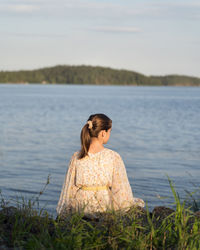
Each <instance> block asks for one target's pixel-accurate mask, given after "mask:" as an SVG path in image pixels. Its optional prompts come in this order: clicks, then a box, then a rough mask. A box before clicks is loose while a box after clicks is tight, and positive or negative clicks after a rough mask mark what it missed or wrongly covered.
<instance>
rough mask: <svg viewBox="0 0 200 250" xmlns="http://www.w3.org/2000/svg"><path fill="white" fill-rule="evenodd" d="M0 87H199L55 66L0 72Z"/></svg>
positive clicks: (192, 81)
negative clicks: (81, 85) (25, 85)
mask: <svg viewBox="0 0 200 250" xmlns="http://www.w3.org/2000/svg"><path fill="white" fill-rule="evenodd" d="M0 83H43V84H45V83H50V84H53V83H55V84H56V83H59V84H95V85H139V86H140V85H147V86H200V78H197V77H189V76H182V75H167V76H145V75H143V74H140V73H137V72H134V71H129V70H116V69H112V68H106V67H99V66H98V67H93V66H85V65H81V66H70V65H58V66H55V67H48V68H42V69H36V70H20V71H0Z"/></svg>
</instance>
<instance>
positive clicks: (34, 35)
mask: <svg viewBox="0 0 200 250" xmlns="http://www.w3.org/2000/svg"><path fill="white" fill-rule="evenodd" d="M2 35H3V36H11V37H13V36H14V37H18V38H20V37H26V38H65V37H69V35H68V34H56V33H55V34H53V33H51V34H50V33H16V32H13V33H11V32H10V33H9V32H3V33H2Z"/></svg>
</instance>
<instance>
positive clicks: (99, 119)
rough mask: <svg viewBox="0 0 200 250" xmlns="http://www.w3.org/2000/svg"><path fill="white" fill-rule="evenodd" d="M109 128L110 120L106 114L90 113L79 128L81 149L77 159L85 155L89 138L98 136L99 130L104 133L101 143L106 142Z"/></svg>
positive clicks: (89, 141)
mask: <svg viewBox="0 0 200 250" xmlns="http://www.w3.org/2000/svg"><path fill="white" fill-rule="evenodd" d="M111 128H112V120H111V119H110V118H109V117H108V116H106V115H104V114H94V115H91V116H90V117H89V118H88V120H87V123H86V124H85V125H84V126H83V128H82V130H81V150H80V154H79V159H81V158H83V157H85V156H86V155H87V154H88V150H89V147H90V144H91V138H92V137H96V138H98V136H99V133H100V132H101V133H102V134H105V138H104V141H103V143H104V144H105V143H107V141H108V139H109V135H110V129H111Z"/></svg>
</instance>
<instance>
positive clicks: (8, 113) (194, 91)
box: [0, 84, 200, 214]
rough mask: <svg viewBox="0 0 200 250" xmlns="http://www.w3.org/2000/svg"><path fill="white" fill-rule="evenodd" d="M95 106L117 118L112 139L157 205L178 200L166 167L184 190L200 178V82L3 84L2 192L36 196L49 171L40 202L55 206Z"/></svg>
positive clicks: (135, 181) (135, 186)
mask: <svg viewBox="0 0 200 250" xmlns="http://www.w3.org/2000/svg"><path fill="white" fill-rule="evenodd" d="M91 113H105V114H107V115H108V116H110V117H111V119H112V120H113V128H112V133H111V137H110V140H109V143H108V144H107V145H106V147H108V148H111V149H113V150H116V151H117V152H119V153H120V155H121V156H122V158H123V160H124V163H125V166H126V169H127V173H128V178H129V181H130V184H131V186H132V190H133V193H134V194H135V196H136V197H141V198H143V199H144V200H145V201H148V204H149V207H150V208H152V207H154V206H156V205H169V204H170V203H172V202H173V198H172V194H171V191H170V187H169V183H168V180H167V176H166V174H168V175H169V177H170V178H171V179H172V180H173V181H174V183H175V186H176V190H177V191H178V192H179V194H180V196H181V197H183V198H184V197H185V196H186V190H188V191H193V190H195V185H196V186H198V187H199V186H200V185H199V179H200V88H195V87H130V86H87V85H85V86H81V85H77V86H73V85H65V86H64V85H39V84H36V85H13V84H10V85H5V84H1V85H0V129H1V134H0V173H1V174H0V189H1V190H2V193H3V195H4V196H5V197H6V198H15V197H16V196H25V197H26V198H30V197H32V196H34V195H36V194H37V193H38V192H39V191H40V190H41V189H42V188H43V187H44V185H45V183H46V180H47V176H48V175H49V174H50V176H51V177H50V184H49V185H48V186H47V189H46V191H45V193H44V194H43V195H42V196H41V198H40V205H41V206H45V207H46V209H47V210H48V211H50V212H52V213H54V214H55V208H56V204H57V201H58V198H59V195H60V190H61V187H62V183H63V180H64V175H65V172H66V170H67V166H68V161H69V159H70V157H71V155H72V154H73V152H74V151H77V150H79V135H80V130H81V128H82V126H83V125H84V124H85V122H86V120H87V118H88V117H89V115H90V114H91ZM160 197H162V198H164V199H161V198H160Z"/></svg>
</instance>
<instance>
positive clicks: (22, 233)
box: [0, 179, 200, 250]
mask: <svg viewBox="0 0 200 250" xmlns="http://www.w3.org/2000/svg"><path fill="white" fill-rule="evenodd" d="M168 180H169V185H170V187H171V190H172V193H173V196H174V202H175V205H176V209H175V210H172V209H169V208H164V207H158V208H157V209H154V210H153V211H152V212H150V211H149V209H148V204H146V205H147V206H146V209H145V210H144V209H141V208H138V207H132V208H131V209H130V211H129V212H127V213H126V214H124V213H121V212H119V211H118V212H117V211H110V212H109V213H106V214H102V217H101V218H100V219H99V220H98V221H97V220H92V219H87V218H85V217H84V213H73V214H71V215H69V216H66V217H65V218H61V217H60V218H57V219H56V220H55V219H53V216H51V215H49V214H48V213H47V211H46V210H45V209H36V208H35V204H36V203H38V207H39V197H40V195H42V193H43V192H44V189H43V190H42V191H41V192H40V193H39V196H37V197H35V199H32V200H28V201H26V200H25V199H23V198H22V199H21V201H20V202H19V200H18V201H17V204H16V206H15V207H10V206H9V204H7V203H6V202H5V200H4V199H3V197H2V199H1V210H0V249H1V248H2V249H8V248H14V249H59V250H60V249H61V250H62V249H142V250H143V249H181V250H182V249H188V250H191V249H200V215H199V212H194V211H193V210H192V206H190V207H188V206H186V201H184V202H182V203H181V202H180V198H179V196H178V194H177V192H176V191H175V188H174V184H173V183H172V181H171V180H170V179H168ZM48 183H49V179H48V181H47V184H46V185H48ZM195 202H196V204H199V201H195Z"/></svg>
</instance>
